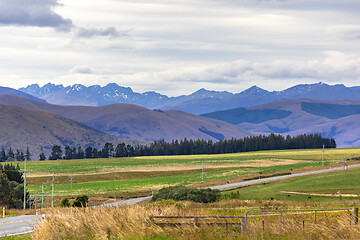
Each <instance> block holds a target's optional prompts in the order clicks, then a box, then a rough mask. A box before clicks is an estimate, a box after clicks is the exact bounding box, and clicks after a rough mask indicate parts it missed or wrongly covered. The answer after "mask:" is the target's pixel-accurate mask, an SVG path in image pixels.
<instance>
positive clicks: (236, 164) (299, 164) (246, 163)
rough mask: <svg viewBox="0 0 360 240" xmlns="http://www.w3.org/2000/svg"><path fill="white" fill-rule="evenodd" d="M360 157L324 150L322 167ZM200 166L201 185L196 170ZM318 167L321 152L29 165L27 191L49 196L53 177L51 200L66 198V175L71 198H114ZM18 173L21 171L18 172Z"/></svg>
mask: <svg viewBox="0 0 360 240" xmlns="http://www.w3.org/2000/svg"><path fill="white" fill-rule="evenodd" d="M356 156H360V149H359V148H352V149H328V150H326V151H325V163H326V164H332V165H334V164H336V163H337V162H339V161H342V160H343V159H344V158H352V157H356ZM202 163H204V183H203V184H200V182H201V180H202V176H201V168H202ZM321 165H322V149H315V150H282V151H259V152H250V153H234V154H219V155H191V156H158V157H133V158H110V159H85V160H57V161H31V162H28V164H27V168H28V170H29V173H28V185H29V186H28V188H29V190H30V192H31V194H32V195H34V194H35V192H38V193H40V192H41V185H42V184H44V186H45V195H49V194H50V189H51V187H50V185H49V183H50V181H51V180H52V171H54V172H55V182H56V183H57V184H56V186H55V195H57V196H66V195H69V194H70V179H69V177H70V175H73V176H74V184H73V194H74V195H78V194H88V195H94V196H95V195H97V196H99V195H115V196H116V194H119V193H120V192H129V191H130V192H136V191H144V190H148V191H151V189H159V188H161V187H163V186H167V185H174V184H180V183H183V184H200V185H204V186H206V185H209V184H210V185H211V184H216V183H221V184H224V183H225V182H226V181H241V180H244V179H247V178H249V177H256V176H259V175H261V176H266V175H267V174H274V173H275V174H276V173H289V172H296V171H304V168H305V169H314V168H315V169H317V168H320V167H321ZM21 167H22V166H21Z"/></svg>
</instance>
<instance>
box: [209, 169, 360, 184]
mask: <svg viewBox="0 0 360 240" xmlns="http://www.w3.org/2000/svg"><path fill="white" fill-rule="evenodd" d="M356 167H360V164H355V165H351V166H348V168H349V169H350V168H356ZM341 170H344V167H337V168H329V169H323V170H318V171H311V172H303V173H295V174H291V175H284V176H278V177H269V178H262V179H254V180H249V181H244V182H238V183H229V184H225V185H219V186H213V187H210V188H211V189H226V188H234V187H244V186H248V185H251V184H256V183H263V182H272V181H277V180H281V179H286V178H293V177H300V176H307V175H313V174H320V173H328V172H335V171H341Z"/></svg>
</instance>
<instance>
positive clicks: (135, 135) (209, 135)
mask: <svg viewBox="0 0 360 240" xmlns="http://www.w3.org/2000/svg"><path fill="white" fill-rule="evenodd" d="M0 103H3V104H13V105H17V106H21V107H26V108H32V109H41V110H45V111H49V112H52V113H56V114H58V115H61V116H63V117H66V118H69V119H72V120H75V121H77V122H81V123H83V124H86V125H88V126H90V127H92V128H95V129H97V130H99V131H102V132H105V133H108V134H111V135H114V136H117V137H121V138H130V139H142V140H149V141H152V140H160V139H164V140H166V141H171V140H173V139H184V138H187V139H211V140H220V139H229V138H232V137H234V138H240V137H244V136H248V135H251V134H250V133H249V132H248V131H246V130H242V129H240V128H238V127H237V126H235V125H232V124H229V123H226V122H222V121H218V120H214V119H209V118H205V117H200V116H196V115H192V114H189V113H185V112H181V111H161V110H149V109H146V108H143V107H139V106H136V105H132V104H112V105H107V106H102V107H81V106H59V105H53V104H47V103H41V102H37V101H31V100H28V99H25V98H19V97H16V96H11V95H7V96H6V95H2V96H1V95H0Z"/></svg>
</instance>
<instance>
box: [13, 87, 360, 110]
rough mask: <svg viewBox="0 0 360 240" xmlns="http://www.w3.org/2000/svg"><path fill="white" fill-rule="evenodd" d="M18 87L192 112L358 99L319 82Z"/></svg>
mask: <svg viewBox="0 0 360 240" xmlns="http://www.w3.org/2000/svg"><path fill="white" fill-rule="evenodd" d="M19 90H21V91H23V92H25V93H28V94H31V95H33V96H36V97H39V98H42V99H45V100H47V101H48V102H49V103H52V104H59V105H83V106H103V105H109V104H114V103H129V104H136V105H139V106H142V107H145V108H149V109H162V110H180V111H184V112H188V113H192V114H205V113H210V112H215V111H221V110H228V109H234V108H239V107H249V106H256V105H259V104H264V103H269V102H274V101H279V100H282V99H298V98H309V99H316V100H343V99H352V100H360V87H346V86H344V85H341V84H337V85H328V84H324V83H321V82H320V83H315V84H300V85H296V86H293V87H291V88H288V89H285V90H282V91H267V90H264V89H262V88H260V87H257V86H252V87H250V88H249V89H246V90H244V91H242V92H240V93H230V92H226V91H209V90H206V89H200V90H198V91H196V92H194V93H192V94H189V95H182V96H177V97H168V96H166V95H163V94H159V93H156V92H145V93H137V92H134V91H133V90H132V89H131V88H129V87H122V86H119V85H117V84H116V83H110V84H108V85H106V86H103V87H101V86H99V85H94V86H89V87H86V86H84V85H81V84H75V85H73V86H67V87H64V86H62V85H54V84H51V83H49V84H46V85H44V86H43V87H40V86H39V85H37V84H34V85H29V86H28V87H26V88H21V89H19Z"/></svg>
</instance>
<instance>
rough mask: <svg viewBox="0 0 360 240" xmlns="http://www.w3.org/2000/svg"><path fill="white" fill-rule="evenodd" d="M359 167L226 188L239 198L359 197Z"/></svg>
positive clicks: (356, 198)
mask: <svg viewBox="0 0 360 240" xmlns="http://www.w3.org/2000/svg"><path fill="white" fill-rule="evenodd" d="M358 182H360V169H359V168H356V169H352V170H344V171H340V172H332V173H326V174H318V175H310V176H304V177H298V178H293V179H287V180H283V181H279V182H274V183H267V184H261V185H256V186H249V187H244V188H240V189H237V190H233V191H230V192H227V193H225V194H227V196H233V198H237V199H243V200H245V199H254V200H270V199H271V198H273V199H274V200H280V201H289V200H290V201H309V202H322V201H342V200H350V201H351V200H358V199H359V197H360V185H359V184H356V183H358Z"/></svg>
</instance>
